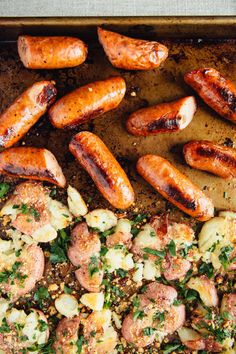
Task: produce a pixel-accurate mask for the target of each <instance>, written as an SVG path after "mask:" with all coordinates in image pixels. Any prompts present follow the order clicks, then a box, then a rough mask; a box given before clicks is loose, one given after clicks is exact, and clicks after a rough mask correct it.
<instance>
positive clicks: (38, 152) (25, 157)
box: [0, 146, 66, 188]
mask: <svg viewBox="0 0 236 354" xmlns="http://www.w3.org/2000/svg"><path fill="white" fill-rule="evenodd" d="M0 173H3V174H6V175H8V176H12V177H16V178H27V179H33V180H40V181H47V182H50V183H53V184H55V185H57V186H59V187H62V188H63V187H65V185H66V179H65V176H64V174H63V172H62V170H61V167H60V166H59V164H58V162H57V160H56V158H55V156H54V155H53V154H52V153H51V152H50V151H49V150H47V149H43V148H34V147H23V146H20V147H15V148H9V149H7V150H3V151H2V152H0Z"/></svg>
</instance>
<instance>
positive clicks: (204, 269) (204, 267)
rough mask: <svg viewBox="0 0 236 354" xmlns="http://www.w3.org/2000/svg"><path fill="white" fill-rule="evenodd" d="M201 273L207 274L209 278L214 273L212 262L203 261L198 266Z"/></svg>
mask: <svg viewBox="0 0 236 354" xmlns="http://www.w3.org/2000/svg"><path fill="white" fill-rule="evenodd" d="M198 271H199V274H205V275H206V276H207V277H208V278H209V279H211V278H212V277H213V275H214V267H213V265H212V264H211V263H204V262H203V263H202V264H201V265H200V267H199V268H198Z"/></svg>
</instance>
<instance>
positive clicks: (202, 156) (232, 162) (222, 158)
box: [183, 140, 236, 179]
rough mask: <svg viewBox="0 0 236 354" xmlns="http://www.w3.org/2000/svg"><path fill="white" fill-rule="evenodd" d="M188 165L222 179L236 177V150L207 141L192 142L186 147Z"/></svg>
mask: <svg viewBox="0 0 236 354" xmlns="http://www.w3.org/2000/svg"><path fill="white" fill-rule="evenodd" d="M183 153H184V157H185V160H186V162H187V164H188V165H190V166H191V167H193V168H197V169H199V170H203V171H208V172H211V173H213V174H215V175H217V176H220V177H222V178H229V179H230V178H235V177H236V149H233V148H230V147H226V146H222V145H219V144H215V143H213V142H211V141H207V140H192V141H190V142H188V143H187V144H185V145H184V148H183Z"/></svg>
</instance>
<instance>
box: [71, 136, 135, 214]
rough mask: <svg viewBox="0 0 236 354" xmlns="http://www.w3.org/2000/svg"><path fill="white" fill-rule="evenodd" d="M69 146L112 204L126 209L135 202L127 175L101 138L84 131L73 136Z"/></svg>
mask: <svg viewBox="0 0 236 354" xmlns="http://www.w3.org/2000/svg"><path fill="white" fill-rule="evenodd" d="M69 148H70V151H71V153H72V154H73V155H74V156H75V157H76V159H77V160H78V161H79V163H80V164H81V165H82V166H83V168H84V169H85V170H86V171H87V172H88V174H89V175H90V176H91V177H92V179H93V181H94V183H95V184H96V186H97V188H98V189H99V191H100V192H101V193H102V195H103V197H104V198H106V199H107V200H108V201H109V203H110V204H111V205H113V206H114V207H115V208H118V209H126V208H128V207H129V206H130V205H131V204H132V203H133V202H134V191H133V188H132V186H131V184H130V182H129V179H128V177H127V175H126V174H125V172H124V170H123V169H122V168H121V166H120V165H119V163H118V162H117V160H116V159H115V158H114V156H113V155H112V153H111V152H110V151H109V150H108V148H107V147H106V145H105V144H104V143H103V142H102V140H101V139H99V138H98V137H97V136H96V135H94V134H92V133H90V132H86V131H84V132H81V133H78V134H76V135H75V136H74V137H73V139H72V141H71V143H70V145H69Z"/></svg>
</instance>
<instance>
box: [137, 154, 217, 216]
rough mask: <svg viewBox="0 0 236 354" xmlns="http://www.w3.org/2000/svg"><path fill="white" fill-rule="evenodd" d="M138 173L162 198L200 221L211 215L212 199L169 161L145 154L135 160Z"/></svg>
mask: <svg viewBox="0 0 236 354" xmlns="http://www.w3.org/2000/svg"><path fill="white" fill-rule="evenodd" d="M137 171H138V173H139V174H140V175H141V176H142V177H143V178H144V179H145V180H146V181H147V182H148V183H149V184H151V186H153V187H154V188H155V189H156V190H157V191H158V192H159V193H160V194H161V195H162V196H163V197H164V198H166V199H167V200H169V201H170V202H171V203H173V204H174V205H175V206H177V207H178V208H179V209H181V210H182V211H184V212H185V213H186V214H189V215H191V216H193V217H194V218H196V219H198V220H200V221H206V220H208V219H210V218H211V217H213V215H214V206H213V203H212V201H211V200H210V199H209V198H208V197H206V196H205V194H204V193H203V192H202V191H201V190H200V189H199V188H198V187H197V186H195V185H194V184H193V183H192V182H191V181H190V180H189V179H188V178H187V177H186V176H185V175H183V174H182V173H181V172H180V171H178V170H177V169H176V168H175V167H174V166H173V165H171V163H170V162H169V161H167V160H166V159H164V158H162V157H160V156H157V155H145V156H142V157H140V158H139V160H138V162H137Z"/></svg>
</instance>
